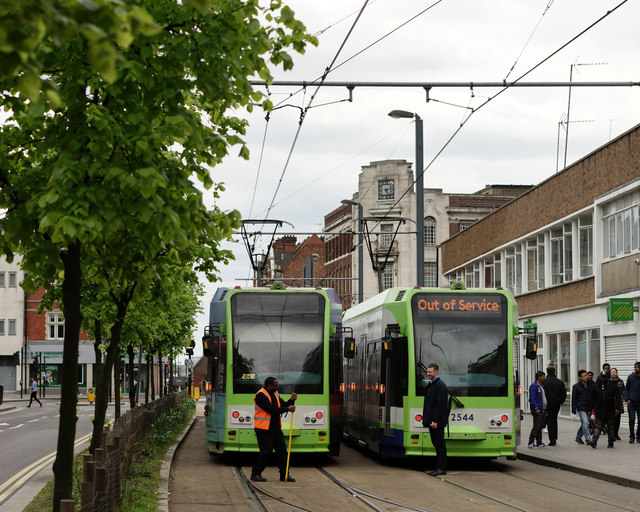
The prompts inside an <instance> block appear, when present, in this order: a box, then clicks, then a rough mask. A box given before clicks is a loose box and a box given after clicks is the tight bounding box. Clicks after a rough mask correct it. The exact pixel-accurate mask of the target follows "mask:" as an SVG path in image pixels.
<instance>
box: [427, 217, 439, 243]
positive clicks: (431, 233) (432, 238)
mask: <svg viewBox="0 0 640 512" xmlns="http://www.w3.org/2000/svg"><path fill="white" fill-rule="evenodd" d="M436 226H437V224H436V219H435V218H433V217H425V218H424V245H427V246H429V247H432V246H434V245H436Z"/></svg>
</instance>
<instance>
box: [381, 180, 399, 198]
mask: <svg viewBox="0 0 640 512" xmlns="http://www.w3.org/2000/svg"><path fill="white" fill-rule="evenodd" d="M394 197H395V193H394V183H393V180H380V181H378V201H390V200H393V198H394Z"/></svg>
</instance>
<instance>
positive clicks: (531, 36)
mask: <svg viewBox="0 0 640 512" xmlns="http://www.w3.org/2000/svg"><path fill="white" fill-rule="evenodd" d="M553 2H554V0H549V3H547V6H546V7H545V9H544V12H543V13H542V16H540V19H539V20H538V23H536V26H535V27H533V31H532V32H531V34H530V35H529V39H527V42H526V43H524V46H523V47H522V50H521V51H520V53H519V54H518V56H517V57H516V60H515V62H514V63H513V65H512V66H511V69H510V70H509V72H508V73H507V76H505V77H504V81H505V82H506V81H507V78H509V75H510V74H511V72H512V71H513V70H514V68H515V67H516V65H517V64H518V61H519V60H520V57H522V54H523V53H524V51H525V50H526V49H527V46H529V43H530V42H531V39H533V35H534V34H535V33H536V31H537V30H538V27H539V26H540V23H542V19H543V18H544V15H545V14H547V12H548V11H549V9H550V8H551V5H552V4H553Z"/></svg>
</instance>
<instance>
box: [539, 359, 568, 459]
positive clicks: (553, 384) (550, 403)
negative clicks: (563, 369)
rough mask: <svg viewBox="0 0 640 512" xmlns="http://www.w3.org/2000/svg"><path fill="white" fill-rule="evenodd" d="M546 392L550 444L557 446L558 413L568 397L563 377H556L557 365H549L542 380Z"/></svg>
mask: <svg viewBox="0 0 640 512" xmlns="http://www.w3.org/2000/svg"><path fill="white" fill-rule="evenodd" d="M542 387H543V388H544V394H545V395H546V397H547V428H548V429H549V444H548V446H555V445H556V441H557V440H558V413H559V412H560V407H561V406H562V404H563V403H564V402H565V400H566V399H567V388H566V386H565V385H564V382H563V381H562V379H559V378H558V377H556V367H555V366H551V365H549V366H548V367H547V376H546V377H545V379H544V380H543V381H542Z"/></svg>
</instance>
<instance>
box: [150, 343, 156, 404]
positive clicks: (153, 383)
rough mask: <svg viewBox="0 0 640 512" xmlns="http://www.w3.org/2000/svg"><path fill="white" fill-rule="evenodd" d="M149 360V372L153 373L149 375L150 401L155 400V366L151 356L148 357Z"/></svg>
mask: <svg viewBox="0 0 640 512" xmlns="http://www.w3.org/2000/svg"><path fill="white" fill-rule="evenodd" d="M149 358H150V360H151V371H152V372H153V373H152V374H151V400H152V401H153V400H155V399H156V365H155V364H153V354H151V355H149Z"/></svg>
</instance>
